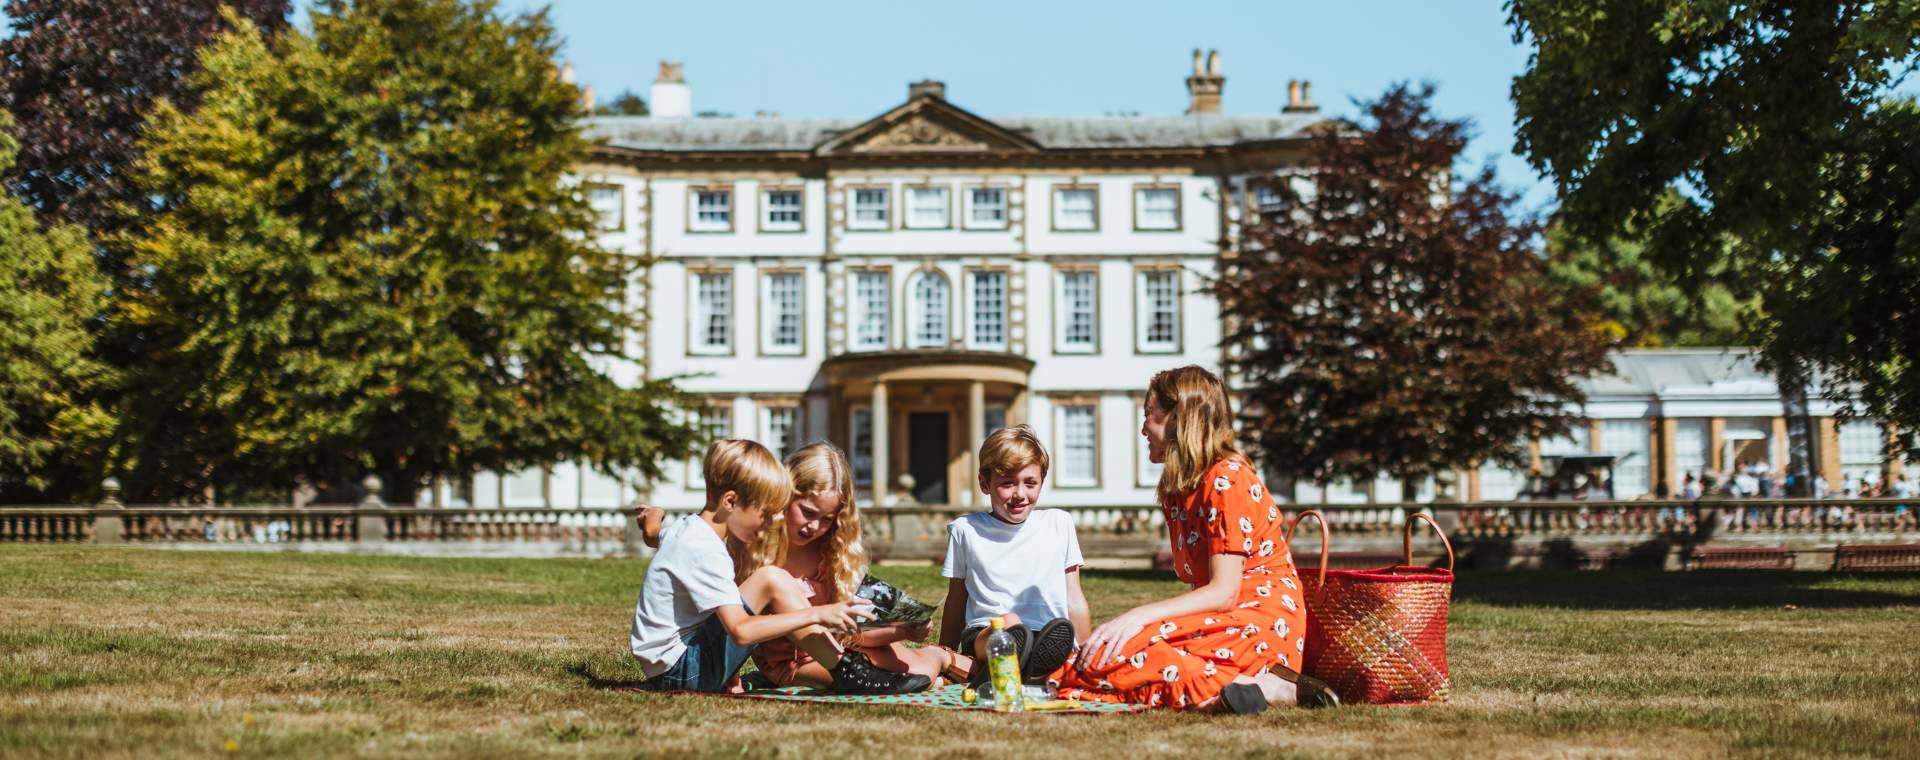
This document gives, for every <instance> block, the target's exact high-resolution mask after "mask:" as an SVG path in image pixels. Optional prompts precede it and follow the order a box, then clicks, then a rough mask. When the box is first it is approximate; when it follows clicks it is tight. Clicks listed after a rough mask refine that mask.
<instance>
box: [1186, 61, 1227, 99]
mask: <svg viewBox="0 0 1920 760" xmlns="http://www.w3.org/2000/svg"><path fill="white" fill-rule="evenodd" d="M1226 84H1227V78H1226V77H1223V76H1221V75H1220V51H1218V50H1209V51H1207V55H1206V58H1205V59H1204V61H1203V60H1202V58H1201V56H1200V48H1194V49H1193V75H1192V76H1189V77H1187V113H1189V114H1196V113H1219V112H1220V91H1221V90H1223V89H1225V88H1226Z"/></svg>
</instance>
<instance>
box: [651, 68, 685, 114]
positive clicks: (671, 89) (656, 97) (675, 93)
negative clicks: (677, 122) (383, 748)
mask: <svg viewBox="0 0 1920 760" xmlns="http://www.w3.org/2000/svg"><path fill="white" fill-rule="evenodd" d="M648 95H649V96H650V97H649V98H648V103H647V106H648V108H649V111H650V112H651V113H652V114H653V116H654V117H655V118H660V119H684V118H687V117H689V116H692V115H693V89H692V88H690V87H688V86H687V79H686V75H685V67H684V65H683V64H682V63H681V62H680V61H661V62H660V76H659V77H658V78H656V79H654V80H653V89H652V90H651V91H649V92H648Z"/></svg>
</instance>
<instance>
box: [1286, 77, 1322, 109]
mask: <svg viewBox="0 0 1920 760" xmlns="http://www.w3.org/2000/svg"><path fill="white" fill-rule="evenodd" d="M1319 110H1320V106H1317V105H1314V103H1313V83H1312V82H1309V81H1307V80H1305V79H1298V80H1291V81H1288V82H1287V107H1286V108H1282V109H1280V111H1281V112H1282V113H1314V112H1316V111H1319Z"/></svg>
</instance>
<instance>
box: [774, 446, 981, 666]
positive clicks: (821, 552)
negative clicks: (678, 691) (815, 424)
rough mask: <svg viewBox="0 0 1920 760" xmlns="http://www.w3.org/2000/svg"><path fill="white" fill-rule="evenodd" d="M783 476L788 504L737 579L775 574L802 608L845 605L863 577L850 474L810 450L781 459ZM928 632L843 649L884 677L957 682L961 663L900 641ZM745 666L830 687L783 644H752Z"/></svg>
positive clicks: (827, 450)
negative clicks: (788, 482)
mask: <svg viewBox="0 0 1920 760" xmlns="http://www.w3.org/2000/svg"><path fill="white" fill-rule="evenodd" d="M787 470H788V471H790V472H791V473H793V486H794V497H793V501H792V502H790V503H789V504H788V505H787V508H786V509H785V510H783V511H781V512H780V513H779V514H778V515H775V516H773V517H772V518H771V519H770V520H769V521H768V523H767V526H766V528H765V529H763V530H761V532H760V541H759V543H758V544H756V545H755V546H754V547H753V548H752V551H751V552H750V553H749V555H748V561H747V562H746V563H745V565H746V566H744V567H742V568H741V573H742V577H745V576H746V575H750V574H752V573H753V572H754V571H756V570H758V569H760V568H762V567H768V566H773V567H779V568H782V569H784V570H786V571H787V572H788V573H789V574H790V575H792V576H793V577H794V579H795V580H796V581H797V582H798V583H799V584H800V585H801V586H802V588H803V590H804V591H805V593H806V595H807V602H808V603H809V604H815V605H819V604H830V603H833V602H836V601H840V600H844V599H850V598H852V597H853V594H854V590H855V589H857V588H858V587H859V585H860V580H861V579H862V578H863V577H865V576H866V572H867V550H866V548H865V547H864V546H862V545H861V544H860V514H859V508H858V505H857V504H855V502H854V491H853V468H852V467H851V466H849V465H848V464H847V456H846V455H845V454H843V453H841V452H840V449H838V448H835V447H834V446H833V445H832V444H829V443H816V444H813V445H811V446H807V447H806V448H803V449H801V450H799V451H796V452H794V453H793V455H792V456H789V457H787ZM929 627H930V626H929V624H928V623H917V624H902V625H889V626H881V627H878V628H868V629H866V630H863V631H861V632H860V633H858V634H856V635H855V636H854V638H853V640H852V641H851V642H849V648H851V649H854V650H857V651H859V652H861V653H862V654H865V655H866V656H867V659H869V660H872V661H873V664H874V665H877V666H879V667H880V668H882V669H884V670H892V671H895V672H906V673H912V674H916V675H923V676H927V677H928V678H939V677H940V676H941V675H943V674H947V675H953V674H958V675H959V676H960V677H962V678H964V677H965V674H966V672H967V668H968V667H970V666H971V662H969V661H967V659H966V658H964V657H961V656H959V655H956V654H954V653H953V652H952V651H951V650H948V649H944V648H941V647H917V648H916V647H909V646H907V644H906V642H909V641H923V640H925V639H926V637H927V633H928V629H929ZM753 662H754V666H755V667H756V668H758V669H759V670H760V672H762V673H765V674H767V677H768V678H769V679H771V680H772V681H773V682H774V683H775V684H777V685H780V686H795V685H798V686H827V685H830V684H832V678H831V677H830V676H829V675H828V673H827V669H826V668H825V667H822V666H821V665H820V663H818V662H815V661H814V659H813V658H812V657H811V656H809V655H808V654H807V653H806V652H804V651H801V650H799V649H798V648H796V647H795V646H793V644H792V643H791V642H789V641H786V640H779V641H771V642H767V643H765V644H762V645H760V647H759V648H757V649H755V650H754V652H753Z"/></svg>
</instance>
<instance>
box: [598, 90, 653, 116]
mask: <svg viewBox="0 0 1920 760" xmlns="http://www.w3.org/2000/svg"><path fill="white" fill-rule="evenodd" d="M593 112H594V113H595V114H598V115H600V116H645V115H647V101H646V99H645V98H642V97H640V96H639V95H635V94H633V91H632V90H622V91H621V92H620V94H619V95H615V96H614V98H613V99H612V100H609V101H607V102H606V104H605V105H602V106H600V107H599V108H596V109H593Z"/></svg>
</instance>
